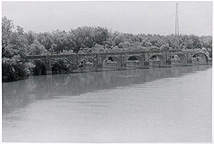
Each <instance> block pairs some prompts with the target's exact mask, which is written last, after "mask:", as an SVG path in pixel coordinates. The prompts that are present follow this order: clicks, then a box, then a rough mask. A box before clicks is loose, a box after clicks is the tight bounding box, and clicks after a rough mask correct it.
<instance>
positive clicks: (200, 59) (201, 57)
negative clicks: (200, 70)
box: [192, 52, 209, 64]
mask: <svg viewBox="0 0 214 144" xmlns="http://www.w3.org/2000/svg"><path fill="white" fill-rule="evenodd" d="M192 57H193V60H194V61H195V62H196V63H198V64H207V63H208V60H209V56H208V55H207V54H206V53H203V52H196V53H194V54H193V55H192Z"/></svg>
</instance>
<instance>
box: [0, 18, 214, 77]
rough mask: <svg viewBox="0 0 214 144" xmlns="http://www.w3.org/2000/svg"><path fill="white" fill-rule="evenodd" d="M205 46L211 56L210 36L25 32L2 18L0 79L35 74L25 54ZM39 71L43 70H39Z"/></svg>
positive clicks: (91, 30)
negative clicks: (0, 65)
mask: <svg viewBox="0 0 214 144" xmlns="http://www.w3.org/2000/svg"><path fill="white" fill-rule="evenodd" d="M177 47H179V48H182V49H198V48H205V49H207V50H208V52H209V54H210V57H212V37H211V36H200V37H199V36H195V35H180V36H179V37H177V36H175V35H173V34H172V35H167V36H162V35H156V34H129V33H121V32H112V31H110V30H108V29H107V28H102V27H87V26H85V27H78V28H76V29H71V30H70V31H64V30H56V31H53V32H44V33H35V32H33V31H28V32H24V30H23V28H22V27H20V26H17V27H16V28H15V27H14V25H13V21H12V20H9V19H7V18H6V17H3V18H2V79H3V81H16V80H20V79H23V78H24V77H27V76H28V75H29V74H30V73H31V72H34V73H35V74H36V73H38V71H36V69H37V67H39V66H40V64H32V63H26V62H25V61H23V59H22V58H24V57H25V56H26V55H47V54H68V53H90V52H109V51H113V52H115V51H130V50H142V49H148V50H149V49H165V48H167V49H176V48H177ZM39 74H42V72H39Z"/></svg>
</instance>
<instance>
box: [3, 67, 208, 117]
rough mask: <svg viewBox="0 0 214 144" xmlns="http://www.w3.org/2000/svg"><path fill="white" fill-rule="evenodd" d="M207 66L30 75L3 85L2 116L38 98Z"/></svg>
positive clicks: (167, 76)
mask: <svg viewBox="0 0 214 144" xmlns="http://www.w3.org/2000/svg"><path fill="white" fill-rule="evenodd" d="M209 67H210V66H194V67H173V68H154V69H137V70H123V71H103V72H90V73H73V74H59V75H45V76H33V77H30V78H28V79H26V80H21V81H16V82H11V83H3V99H2V106H3V115H5V114H7V113H9V112H12V111H14V110H17V109H19V108H23V107H25V106H27V105H28V104H29V103H32V102H34V101H37V100H41V99H47V100H48V99H53V98H60V97H63V96H78V95H80V94H82V93H88V92H92V91H97V90H104V89H113V88H116V87H124V86H130V85H133V84H142V83H145V82H149V81H154V80H158V79H161V78H170V77H178V76H181V75H183V74H186V73H191V72H193V71H202V70H206V69H207V68H209Z"/></svg>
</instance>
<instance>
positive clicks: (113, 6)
mask: <svg viewBox="0 0 214 144" xmlns="http://www.w3.org/2000/svg"><path fill="white" fill-rule="evenodd" d="M175 5H176V2H145V1H144V2H143V1H137V2H127V1H126V2H121V1H117V2H113V1H110V2H104V1H102V2H98V1H94V2H90V1H88V2H80V1H79V2H78V1H77V2H68V1H67V2H56V1H55V2H3V4H2V10H3V12H2V15H3V16H6V17H7V18H8V19H11V20H13V23H14V25H15V26H17V25H18V26H21V27H23V28H24V30H25V31H28V30H32V31H35V32H47V31H49V32H51V31H52V30H57V29H59V30H66V31H68V30H69V29H75V28H77V27H81V26H101V27H106V28H108V29H111V30H112V31H119V32H126V33H134V34H138V33H144V34H148V33H150V34H161V35H167V34H172V33H174V31H175V30H174V28H175ZM178 5H179V27H180V33H181V34H195V35H199V36H201V35H211V34H212V2H199V1H198V2H181V1H180V2H178Z"/></svg>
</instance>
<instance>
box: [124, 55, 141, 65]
mask: <svg viewBox="0 0 214 144" xmlns="http://www.w3.org/2000/svg"><path fill="white" fill-rule="evenodd" d="M126 61H127V66H129V65H136V66H142V65H143V57H142V56H139V55H129V56H127V59H126ZM131 63H133V64H131Z"/></svg>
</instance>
